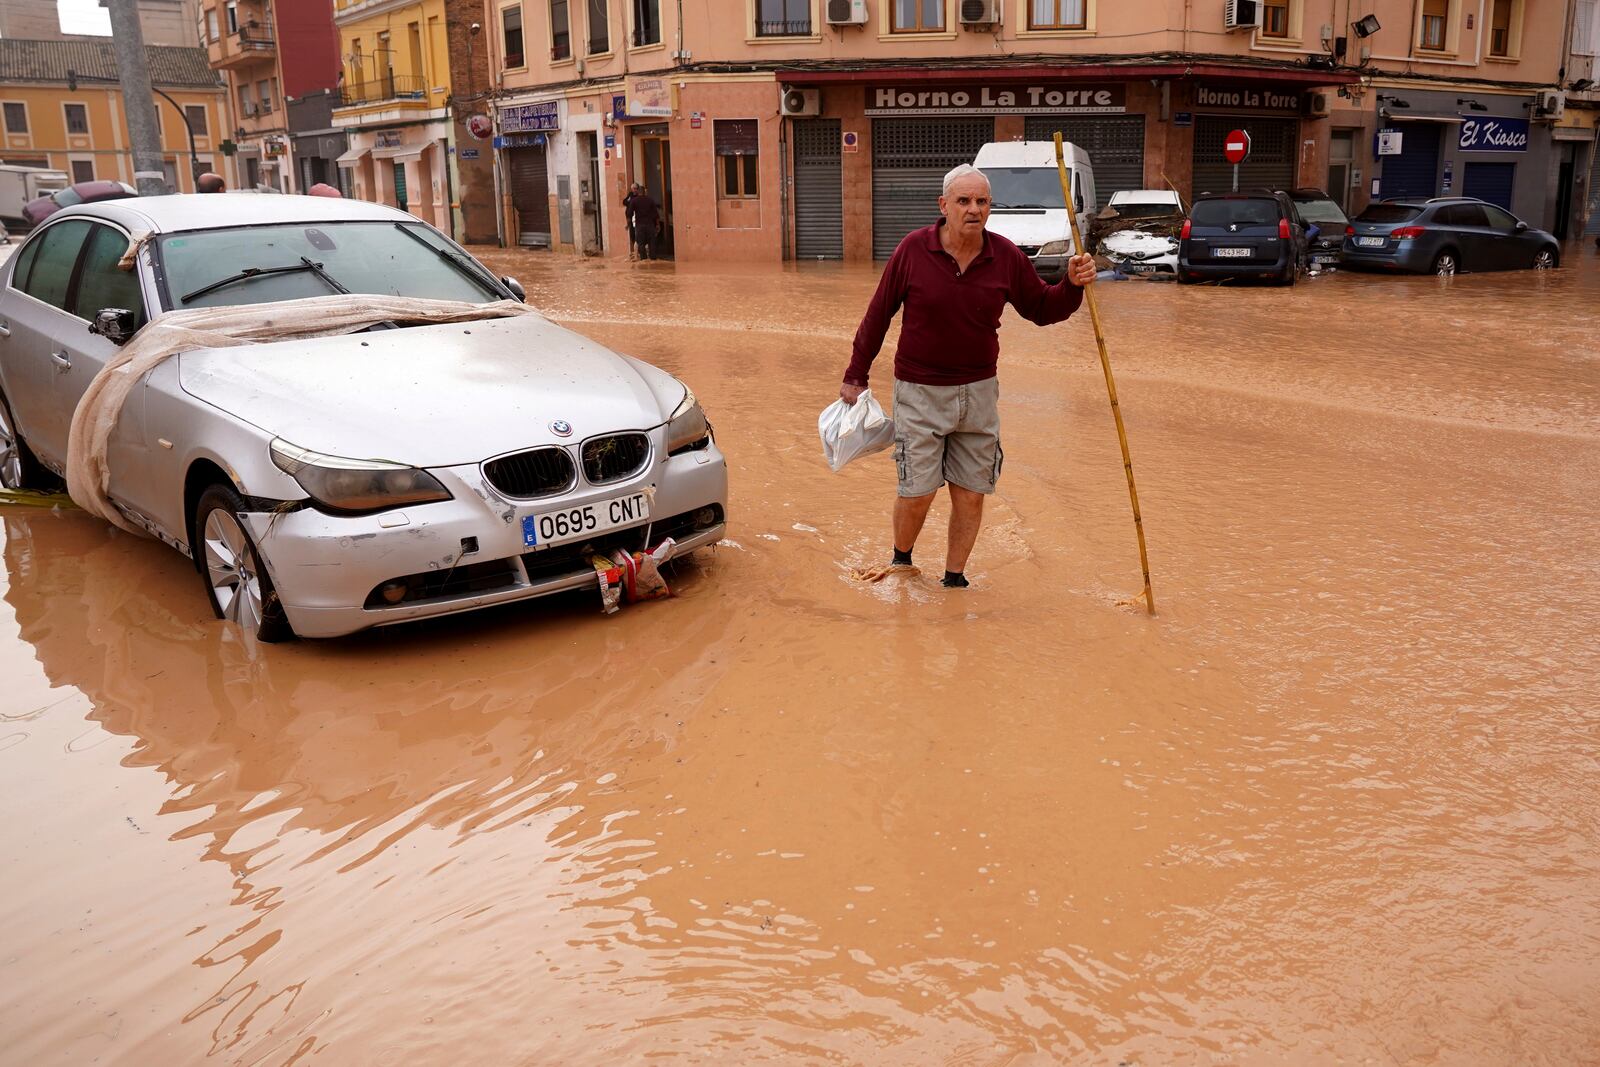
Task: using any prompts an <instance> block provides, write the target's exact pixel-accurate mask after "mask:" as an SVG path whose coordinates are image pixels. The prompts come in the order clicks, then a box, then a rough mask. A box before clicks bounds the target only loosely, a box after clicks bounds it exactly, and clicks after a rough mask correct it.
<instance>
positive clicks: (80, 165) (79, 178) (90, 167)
mask: <svg viewBox="0 0 1600 1067" xmlns="http://www.w3.org/2000/svg"><path fill="white" fill-rule="evenodd" d="M72 180H73V182H74V183H77V182H92V181H94V160H92V159H74V160H73V161H72Z"/></svg>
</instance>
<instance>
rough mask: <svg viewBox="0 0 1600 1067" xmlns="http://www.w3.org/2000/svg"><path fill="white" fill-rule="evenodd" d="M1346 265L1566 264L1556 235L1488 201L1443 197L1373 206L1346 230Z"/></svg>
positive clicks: (1424, 269)
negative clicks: (1562, 261)
mask: <svg viewBox="0 0 1600 1067" xmlns="http://www.w3.org/2000/svg"><path fill="white" fill-rule="evenodd" d="M1344 233H1345V238H1344V246H1343V248H1341V249H1340V252H1339V262H1340V264H1342V265H1343V266H1346V267H1364V268H1369V269H1372V270H1388V271H1408V272H1412V273H1416V274H1441V275H1451V274H1456V273H1458V272H1460V271H1469V270H1528V269H1533V270H1549V269H1551V268H1553V267H1556V266H1558V265H1559V264H1560V262H1561V246H1560V245H1559V244H1557V243H1556V239H1555V237H1554V236H1553V235H1552V234H1548V233H1546V232H1545V231H1543V230H1536V229H1534V228H1532V227H1531V226H1529V225H1528V224H1527V223H1525V222H1523V221H1522V220H1521V219H1518V218H1517V217H1516V216H1515V215H1513V214H1511V212H1509V211H1507V210H1505V209H1504V208H1501V207H1497V206H1495V205H1494V204H1490V203H1486V202H1485V201H1482V200H1471V199H1467V198H1465V197H1438V198H1435V199H1432V200H1385V201H1383V202H1382V203H1377V204H1369V205H1368V206H1367V209H1366V210H1365V211H1363V212H1362V213H1361V214H1359V215H1357V216H1356V217H1355V219H1354V220H1352V221H1351V223H1350V225H1349V226H1347V227H1346V228H1345V231H1344Z"/></svg>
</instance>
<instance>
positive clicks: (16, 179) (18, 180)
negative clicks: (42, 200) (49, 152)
mask: <svg viewBox="0 0 1600 1067" xmlns="http://www.w3.org/2000/svg"><path fill="white" fill-rule="evenodd" d="M71 184H72V179H71V178H69V177H67V174H66V172H65V171H59V170H48V169H46V168H44V167H21V166H17V165H16V164H13V163H0V222H4V223H5V224H6V225H7V226H8V227H10V228H11V229H14V230H25V229H27V228H28V225H27V221H26V220H25V219H24V218H23V216H22V205H23V204H26V203H27V202H28V201H30V200H37V199H39V197H41V196H48V195H49V194H51V193H53V192H56V191H57V190H58V189H65V188H66V187H67V186H69V185H71Z"/></svg>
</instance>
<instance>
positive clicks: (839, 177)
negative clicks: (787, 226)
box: [794, 119, 844, 259]
mask: <svg viewBox="0 0 1600 1067" xmlns="http://www.w3.org/2000/svg"><path fill="white" fill-rule="evenodd" d="M841 136H842V133H841V129H840V122H839V120H838V119H796V120H795V123H794V237H795V241H794V248H795V255H796V256H797V257H798V258H800V259H843V258H844V174H843V171H842V169H841V167H840V147H839V141H840V137H841Z"/></svg>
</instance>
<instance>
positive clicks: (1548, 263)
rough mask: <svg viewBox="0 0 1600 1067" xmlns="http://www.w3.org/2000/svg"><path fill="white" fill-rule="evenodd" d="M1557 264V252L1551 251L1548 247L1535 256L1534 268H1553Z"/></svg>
mask: <svg viewBox="0 0 1600 1067" xmlns="http://www.w3.org/2000/svg"><path fill="white" fill-rule="evenodd" d="M1555 265H1556V257H1555V253H1554V252H1551V251H1550V250H1549V249H1548V248H1545V249H1541V250H1540V251H1539V254H1538V255H1536V256H1534V257H1533V269H1534V270H1552V269H1554V267H1555Z"/></svg>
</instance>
